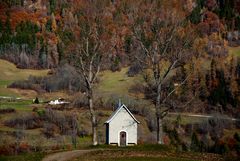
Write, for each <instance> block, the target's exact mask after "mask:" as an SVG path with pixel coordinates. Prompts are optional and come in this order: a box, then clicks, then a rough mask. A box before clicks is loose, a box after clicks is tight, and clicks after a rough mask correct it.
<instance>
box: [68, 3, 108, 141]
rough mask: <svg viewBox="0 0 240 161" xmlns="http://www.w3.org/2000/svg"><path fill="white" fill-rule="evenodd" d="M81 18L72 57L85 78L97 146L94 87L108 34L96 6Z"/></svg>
mask: <svg viewBox="0 0 240 161" xmlns="http://www.w3.org/2000/svg"><path fill="white" fill-rule="evenodd" d="M82 12H83V13H84V14H83V16H80V18H79V21H81V23H79V26H78V28H79V35H78V37H77V44H78V45H77V47H76V50H75V53H74V54H73V55H72V62H74V63H73V64H74V66H75V68H76V70H77V72H78V73H79V74H80V75H81V76H82V77H83V79H84V82H85V84H84V85H85V87H86V88H85V89H86V96H87V99H88V107H89V112H90V115H91V124H92V143H93V145H97V144H98V142H97V140H98V139H97V119H96V109H95V107H94V85H95V83H96V79H97V76H98V74H99V71H100V67H101V65H102V60H103V59H104V58H105V56H106V52H105V45H106V42H107V40H108V39H107V38H106V35H105V34H106V32H105V29H104V28H103V24H102V22H103V20H102V17H101V13H100V10H99V9H97V8H95V6H89V8H85V9H84V10H82Z"/></svg>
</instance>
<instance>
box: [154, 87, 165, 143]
mask: <svg viewBox="0 0 240 161" xmlns="http://www.w3.org/2000/svg"><path fill="white" fill-rule="evenodd" d="M155 108H156V116H157V143H158V144H163V126H162V117H161V109H160V108H161V84H159V85H158V88H157V98H156V105H155Z"/></svg>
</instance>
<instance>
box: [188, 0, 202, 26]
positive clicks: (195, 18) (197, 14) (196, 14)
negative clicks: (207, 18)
mask: <svg viewBox="0 0 240 161" xmlns="http://www.w3.org/2000/svg"><path fill="white" fill-rule="evenodd" d="M203 4H204V0H197V6H196V7H195V8H194V9H193V11H192V13H191V15H190V16H189V19H190V21H191V22H192V23H194V24H198V23H199V22H200V21H201V10H202V8H203Z"/></svg>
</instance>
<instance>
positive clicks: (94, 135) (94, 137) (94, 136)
mask: <svg viewBox="0 0 240 161" xmlns="http://www.w3.org/2000/svg"><path fill="white" fill-rule="evenodd" d="M88 103H89V110H90V115H91V122H92V143H93V145H97V144H98V142H97V121H96V116H95V111H94V109H93V95H92V90H91V89H90V91H89V95H88Z"/></svg>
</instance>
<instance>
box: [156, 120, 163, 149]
mask: <svg viewBox="0 0 240 161" xmlns="http://www.w3.org/2000/svg"><path fill="white" fill-rule="evenodd" d="M162 121H163V120H162V118H161V117H160V116H157V143H158V144H164V143H163V126H162Z"/></svg>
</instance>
